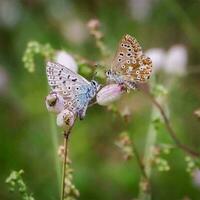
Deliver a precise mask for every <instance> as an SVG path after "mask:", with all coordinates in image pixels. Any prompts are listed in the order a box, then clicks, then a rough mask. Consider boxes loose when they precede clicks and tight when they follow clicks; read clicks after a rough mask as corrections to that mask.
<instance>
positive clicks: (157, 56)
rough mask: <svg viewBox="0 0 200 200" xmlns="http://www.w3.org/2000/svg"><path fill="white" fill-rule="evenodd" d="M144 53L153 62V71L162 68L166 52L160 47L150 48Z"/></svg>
mask: <svg viewBox="0 0 200 200" xmlns="http://www.w3.org/2000/svg"><path fill="white" fill-rule="evenodd" d="M145 55H147V56H148V57H150V58H151V60H152V63H153V73H155V72H157V71H159V70H160V69H162V68H163V67H164V65H165V61H166V53H165V51H164V50H163V49H161V48H152V49H149V50H147V51H146V52H145Z"/></svg>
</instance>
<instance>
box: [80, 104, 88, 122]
mask: <svg viewBox="0 0 200 200" xmlns="http://www.w3.org/2000/svg"><path fill="white" fill-rule="evenodd" d="M86 110H87V105H86V106H85V107H84V108H83V109H81V110H79V112H78V117H79V119H80V120H82V119H84V117H85V114H86Z"/></svg>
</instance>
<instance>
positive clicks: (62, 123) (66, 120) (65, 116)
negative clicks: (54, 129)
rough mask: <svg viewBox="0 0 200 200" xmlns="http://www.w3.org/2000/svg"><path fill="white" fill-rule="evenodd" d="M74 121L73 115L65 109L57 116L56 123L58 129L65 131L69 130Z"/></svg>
mask: <svg viewBox="0 0 200 200" xmlns="http://www.w3.org/2000/svg"><path fill="white" fill-rule="evenodd" d="M74 121H75V116H74V113H73V112H71V111H69V110H67V109H65V110H63V111H62V112H60V113H59V114H58V115H57V120H56V123H57V125H58V126H59V127H62V128H63V129H65V130H69V129H70V127H72V126H73V124H74Z"/></svg>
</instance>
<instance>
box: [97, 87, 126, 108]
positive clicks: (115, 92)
mask: <svg viewBox="0 0 200 200" xmlns="http://www.w3.org/2000/svg"><path fill="white" fill-rule="evenodd" d="M123 92H124V88H123V86H122V85H119V84H110V85H106V86H105V87H103V88H102V89H101V90H100V91H99V92H98V93H97V97H96V99H97V103H98V104H99V105H102V106H105V105H108V104H110V103H111V102H113V101H116V100H118V99H119V98H120V97H121V94H122V93H123Z"/></svg>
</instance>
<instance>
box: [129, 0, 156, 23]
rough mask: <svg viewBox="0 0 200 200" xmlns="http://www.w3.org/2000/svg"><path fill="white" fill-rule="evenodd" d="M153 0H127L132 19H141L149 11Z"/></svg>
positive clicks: (147, 14)
mask: <svg viewBox="0 0 200 200" xmlns="http://www.w3.org/2000/svg"><path fill="white" fill-rule="evenodd" d="M152 6H153V0H129V9H130V12H131V14H132V16H133V19H136V20H138V21H143V20H144V19H145V18H146V17H147V16H149V14H150V13H151V10H152Z"/></svg>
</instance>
